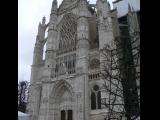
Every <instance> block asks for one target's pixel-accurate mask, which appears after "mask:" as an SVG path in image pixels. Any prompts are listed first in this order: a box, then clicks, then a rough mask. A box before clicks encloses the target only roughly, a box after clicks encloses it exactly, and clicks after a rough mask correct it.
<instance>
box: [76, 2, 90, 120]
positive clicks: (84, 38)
mask: <svg viewBox="0 0 160 120" xmlns="http://www.w3.org/2000/svg"><path fill="white" fill-rule="evenodd" d="M87 4H88V3H87V2H86V0H80V1H79V18H78V21H77V64H76V68H77V73H78V74H80V77H79V78H80V79H79V82H78V83H80V84H81V85H82V87H81V88H80V89H81V90H79V91H81V92H79V99H82V100H83V103H79V106H78V107H79V110H80V111H82V112H83V116H82V115H81V118H79V120H89V90H88V59H89V58H88V52H89V23H88V18H87V17H88V10H87ZM78 116H80V115H78Z"/></svg>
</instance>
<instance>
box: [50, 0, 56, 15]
mask: <svg viewBox="0 0 160 120" xmlns="http://www.w3.org/2000/svg"><path fill="white" fill-rule="evenodd" d="M57 5H58V2H57V0H53V2H52V9H51V13H56V12H57Z"/></svg>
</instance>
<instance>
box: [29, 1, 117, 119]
mask: <svg viewBox="0 0 160 120" xmlns="http://www.w3.org/2000/svg"><path fill="white" fill-rule="evenodd" d="M46 30H47V32H48V35H47V37H45V36H46V35H45V32H46ZM118 36H119V31H118V19H117V10H116V9H114V10H111V9H110V5H109V3H108V1H107V0H97V2H96V4H89V2H87V0H63V1H62V3H61V5H60V6H59V7H58V6H57V0H53V2H52V8H51V14H50V20H49V23H47V24H46V20H45V17H43V19H42V22H41V23H39V26H38V35H37V37H36V43H35V47H34V56H33V64H32V68H31V86H30V94H29V104H28V112H29V114H30V120H104V116H105V114H106V112H107V111H106V109H105V107H104V106H103V105H102V104H101V99H102V98H103V94H102V93H101V89H100V88H101V86H102V84H103V80H102V79H101V76H100V71H101V65H102V62H103V58H102V57H101V50H102V49H103V47H104V46H105V44H110V43H111V42H112V41H113V39H115V38H116V37H118ZM45 45H46V51H45V59H43V51H44V46H45Z"/></svg>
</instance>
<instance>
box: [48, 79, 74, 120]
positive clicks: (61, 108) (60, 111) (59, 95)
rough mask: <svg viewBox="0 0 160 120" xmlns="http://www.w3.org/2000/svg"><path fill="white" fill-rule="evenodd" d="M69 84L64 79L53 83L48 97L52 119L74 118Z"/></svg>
mask: <svg viewBox="0 0 160 120" xmlns="http://www.w3.org/2000/svg"><path fill="white" fill-rule="evenodd" d="M74 101H75V100H74V94H73V89H72V87H71V85H69V84H68V83H67V82H66V81H65V80H62V81H59V82H58V84H55V85H54V87H53V90H52V94H51V97H50V105H49V108H50V109H49V113H50V119H52V120H74V111H75V107H74V106H75V102H74Z"/></svg>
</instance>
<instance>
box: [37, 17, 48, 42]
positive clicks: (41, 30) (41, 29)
mask: <svg viewBox="0 0 160 120" xmlns="http://www.w3.org/2000/svg"><path fill="white" fill-rule="evenodd" d="M45 22H46V18H45V17H43V19H42V23H39V26H38V36H39V40H43V39H44V37H45V31H46V28H47V25H46V24H45Z"/></svg>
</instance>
